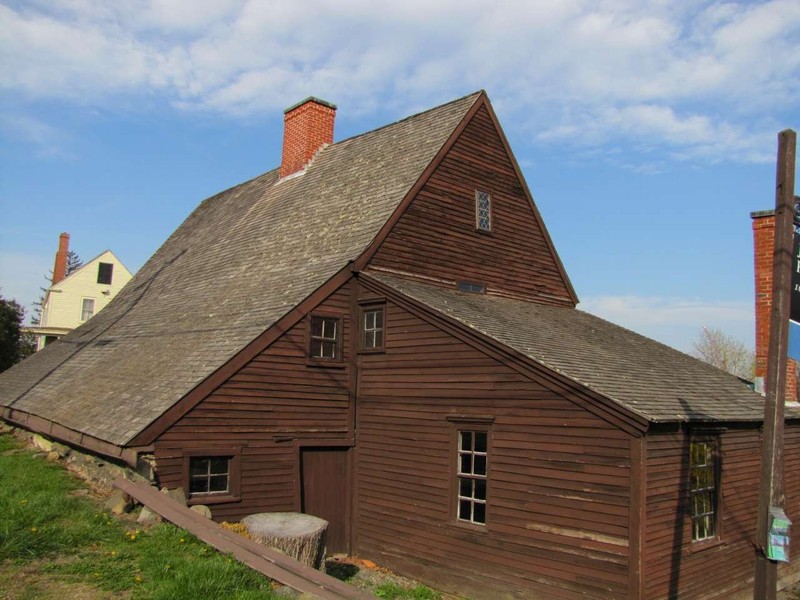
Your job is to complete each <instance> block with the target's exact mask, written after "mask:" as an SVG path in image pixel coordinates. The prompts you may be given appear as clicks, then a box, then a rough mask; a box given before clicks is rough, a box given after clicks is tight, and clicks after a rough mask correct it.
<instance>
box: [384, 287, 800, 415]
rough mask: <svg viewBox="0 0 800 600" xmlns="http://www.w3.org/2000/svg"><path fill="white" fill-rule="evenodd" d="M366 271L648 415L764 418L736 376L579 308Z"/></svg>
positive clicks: (757, 399)
mask: <svg viewBox="0 0 800 600" xmlns="http://www.w3.org/2000/svg"><path fill="white" fill-rule="evenodd" d="M368 276H369V277H370V278H373V279H376V280H377V281H379V282H381V283H383V284H385V285H388V286H389V287H391V288H393V289H395V290H397V291H398V292H400V293H402V294H403V295H405V296H408V297H410V298H412V299H414V300H416V301H417V302H420V303H422V304H423V305H426V306H428V307H429V308H432V309H434V310H436V311H438V312H440V313H442V314H444V315H446V316H448V317H450V318H452V319H455V320H456V321H458V322H460V323H462V324H464V325H466V326H467V327H469V328H471V329H473V330H475V331H477V332H479V333H481V334H483V335H485V336H488V337H490V338H492V339H494V340H496V341H498V342H500V343H501V344H504V345H505V346H508V347H510V348H512V349H514V350H516V351H517V352H519V353H521V354H523V355H525V356H527V357H528V358H530V359H532V360H533V361H535V362H537V363H539V364H540V365H543V366H544V367H546V368H548V369H550V370H552V371H555V372H557V373H560V374H561V375H563V376H565V377H567V378H568V379H571V380H573V381H575V382H576V383H578V384H580V385H582V386H584V387H586V388H588V389H590V390H592V391H594V392H596V393H598V394H600V395H602V396H604V397H606V398H608V399H609V400H612V401H613V402H615V403H617V404H618V405H621V406H622V407H624V408H625V409H627V410H629V411H631V412H633V413H635V414H638V415H640V416H642V417H644V418H646V419H647V420H649V421H651V422H668V421H761V420H763V418H764V399H763V397H762V396H760V395H759V394H756V393H755V392H753V391H751V390H750V389H749V388H748V387H747V386H746V385H745V384H743V383H742V382H741V380H739V379H738V378H737V377H734V376H733V375H730V374H729V373H726V372H724V371H721V370H719V369H717V368H715V367H712V366H711V365H708V364H706V363H704V362H702V361H700V360H697V359H695V358H692V357H691V356H687V355H686V354H683V353H682V352H679V351H677V350H675V349H673V348H670V347H669V346H665V345H664V344H661V343H659V342H656V341H654V340H651V339H650V338H646V337H644V336H641V335H639V334H637V333H634V332H633V331H630V330H628V329H625V328H623V327H620V326H618V325H614V324H613V323H609V322H608V321H604V320H603V319H600V318H598V317H595V316H593V315H590V314H589V313H586V312H583V311H581V310H577V309H573V308H563V307H557V306H547V305H542V304H534V303H530V302H522V301H519V300H509V299H506V298H501V297H497V296H490V295H484V294H469V293H464V292H459V291H456V290H452V289H446V288H442V287H435V286H431V285H427V284H423V283H418V282H415V281H408V280H404V279H400V278H398V277H394V276H390V275H386V274H384V273H374V272H373V273H368ZM786 416H787V417H791V418H798V417H800V411H798V409H797V408H789V407H787V409H786Z"/></svg>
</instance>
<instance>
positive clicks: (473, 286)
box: [458, 281, 486, 294]
mask: <svg viewBox="0 0 800 600" xmlns="http://www.w3.org/2000/svg"><path fill="white" fill-rule="evenodd" d="M458 291H459V292H468V293H470V294H484V293H486V286H485V285H484V284H483V283H476V282H474V281H459V282H458Z"/></svg>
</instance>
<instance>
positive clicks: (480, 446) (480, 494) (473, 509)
mask: <svg viewBox="0 0 800 600" xmlns="http://www.w3.org/2000/svg"><path fill="white" fill-rule="evenodd" d="M488 438H489V432H488V431H464V430H461V431H459V432H458V466H457V477H458V499H457V506H456V511H457V512H456V514H457V517H458V520H459V521H465V522H468V523H475V524H477V525H485V524H486V498H487V494H486V487H487V485H486V484H487V475H488V467H489V464H488V462H489V448H488Z"/></svg>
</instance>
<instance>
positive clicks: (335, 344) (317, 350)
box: [308, 315, 342, 360]
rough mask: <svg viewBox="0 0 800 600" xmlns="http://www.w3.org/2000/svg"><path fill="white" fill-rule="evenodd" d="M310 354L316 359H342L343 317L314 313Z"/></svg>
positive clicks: (310, 335)
mask: <svg viewBox="0 0 800 600" xmlns="http://www.w3.org/2000/svg"><path fill="white" fill-rule="evenodd" d="M308 356H309V358H312V359H316V360H341V359H342V319H341V318H339V317H324V316H320V315H312V316H311V323H310V333H309V342H308Z"/></svg>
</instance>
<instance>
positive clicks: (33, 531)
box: [31, 527, 39, 533]
mask: <svg viewBox="0 0 800 600" xmlns="http://www.w3.org/2000/svg"><path fill="white" fill-rule="evenodd" d="M37 531H39V528H38V527H31V532H32V533H36V532H37Z"/></svg>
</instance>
